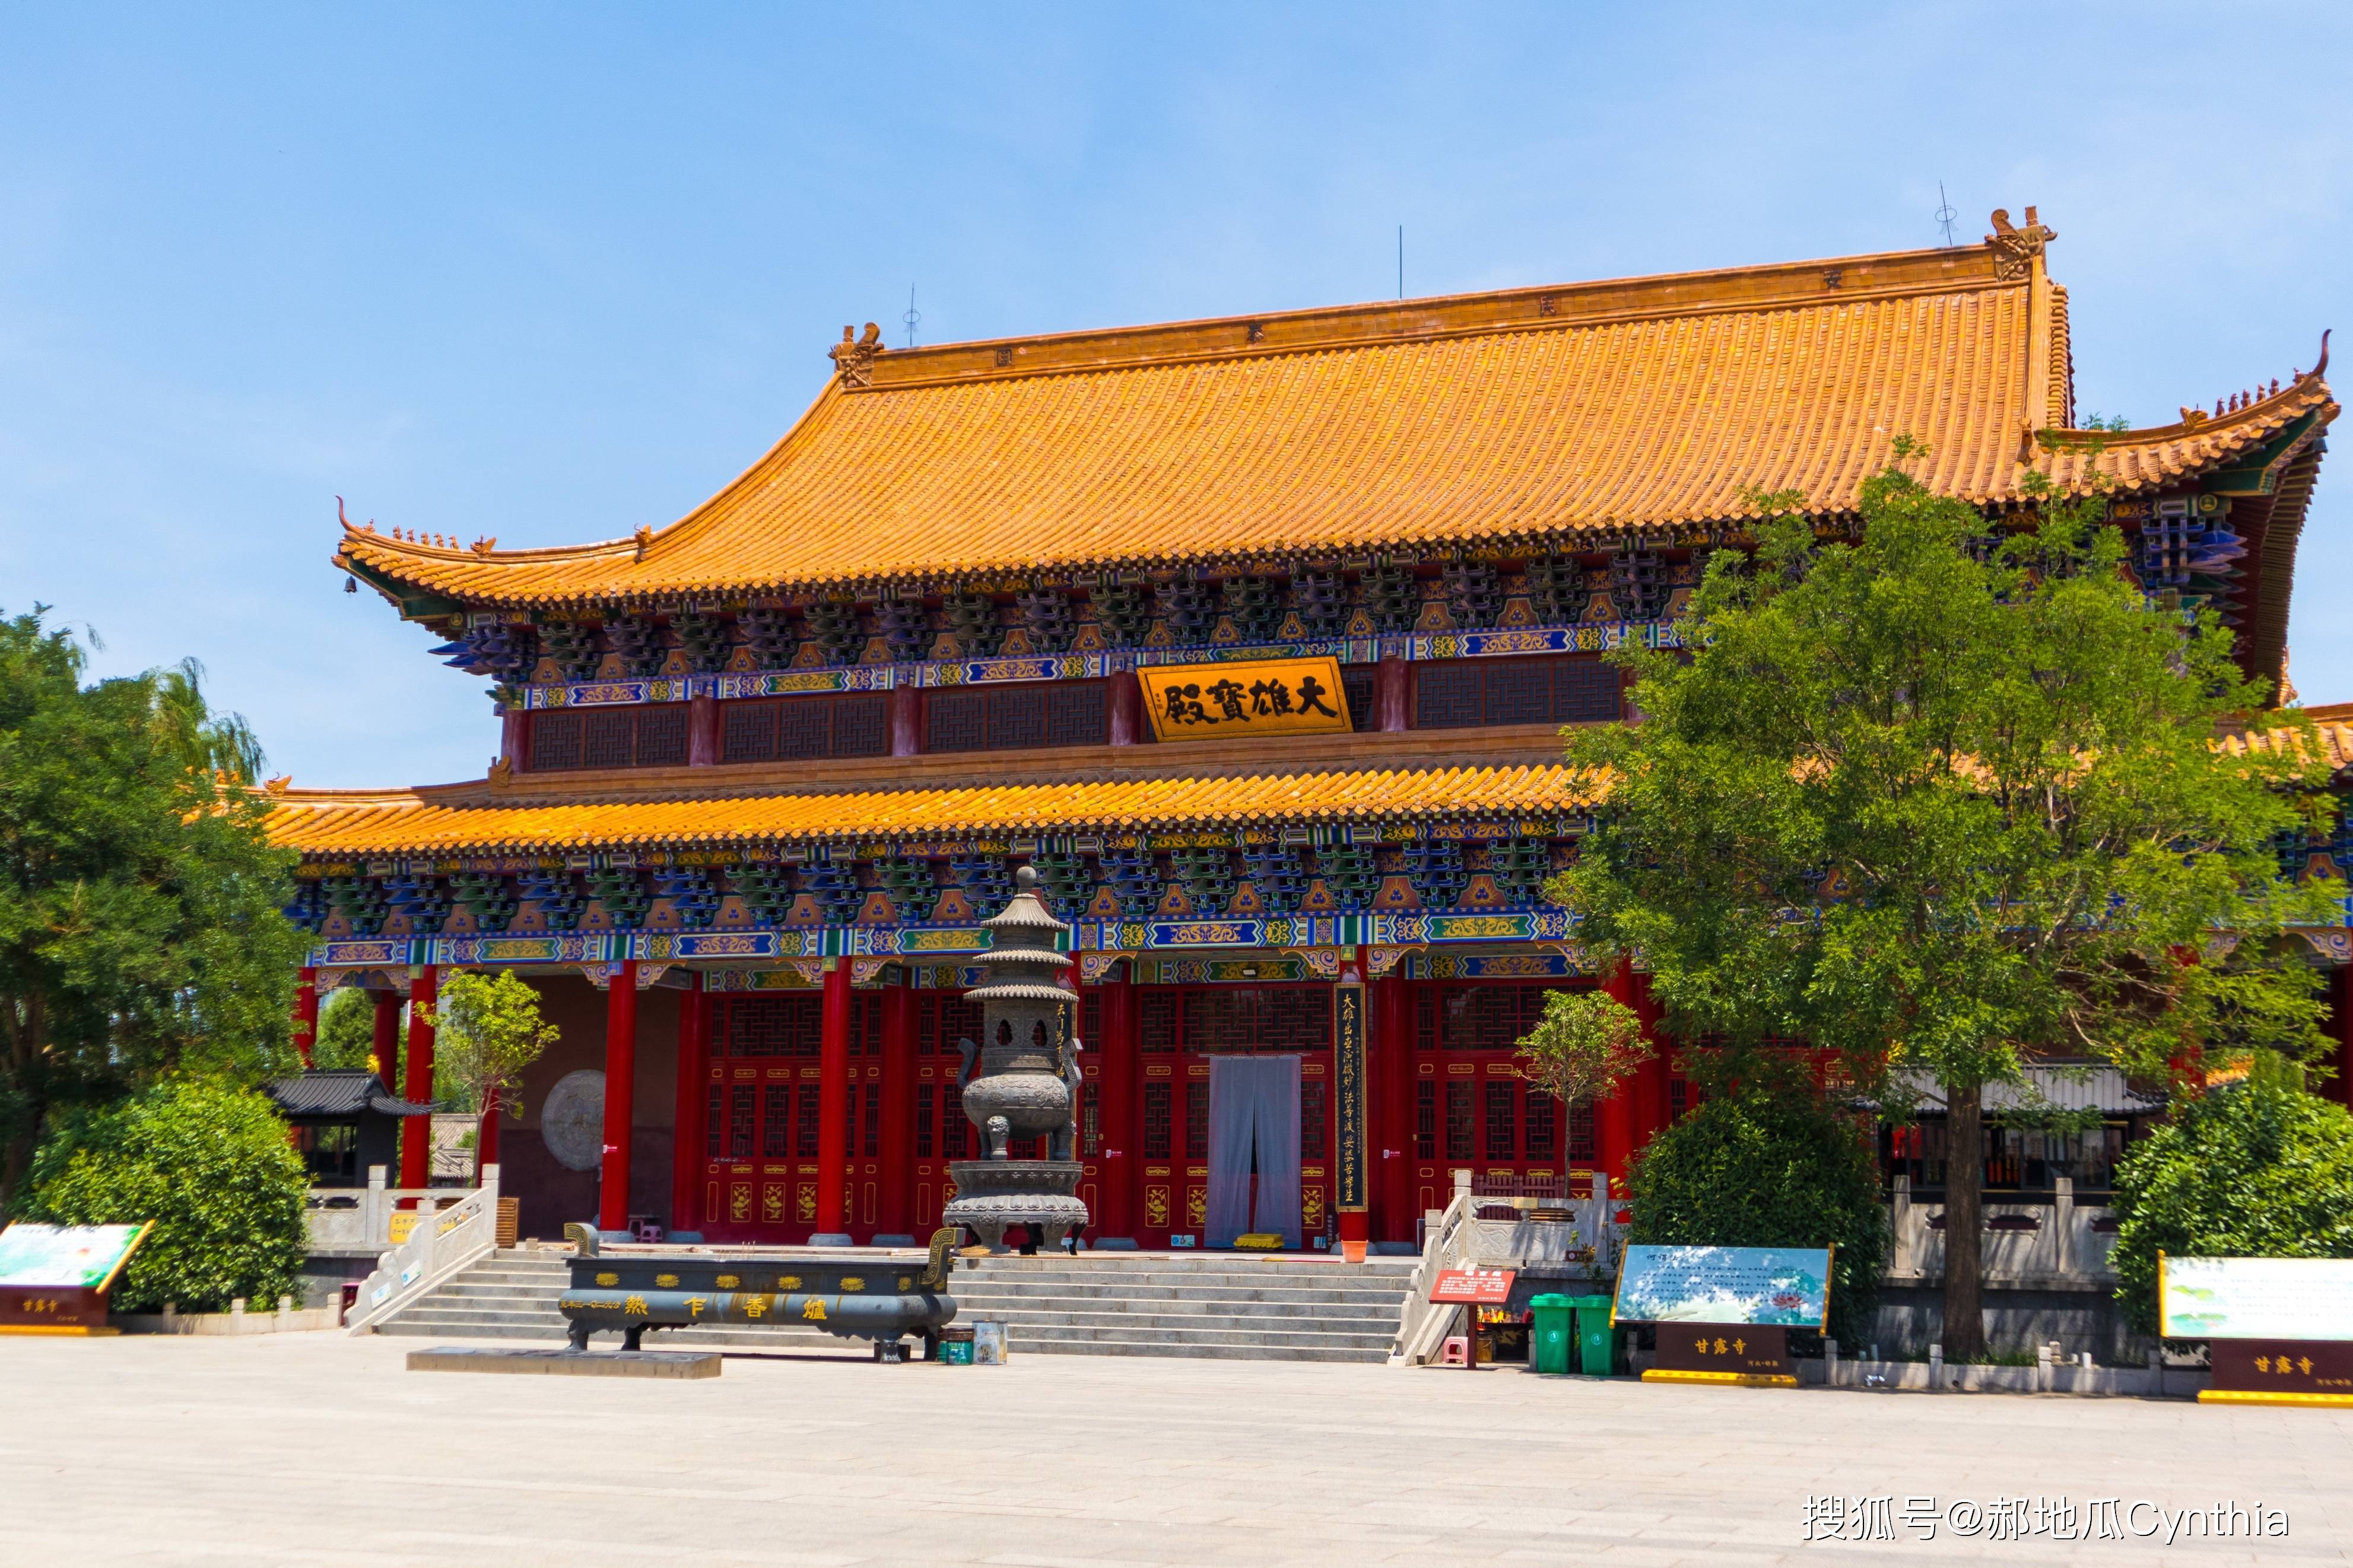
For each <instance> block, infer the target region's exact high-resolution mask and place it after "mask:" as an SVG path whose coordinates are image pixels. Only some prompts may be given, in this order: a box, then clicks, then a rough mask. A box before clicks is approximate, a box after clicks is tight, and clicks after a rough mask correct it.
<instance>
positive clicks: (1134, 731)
mask: <svg viewBox="0 0 2353 1568" xmlns="http://www.w3.org/2000/svg"><path fill="white" fill-rule="evenodd" d="M1109 685H1110V688H1111V743H1112V744H1113V745H1114V746H1134V745H1140V744H1142V743H1143V737H1144V733H1145V724H1146V721H1145V716H1144V688H1143V686H1142V684H1141V683H1139V682H1138V681H1137V680H1136V679H1135V672H1134V670H1127V669H1123V670H1120V671H1117V672H1116V673H1114V674H1113V676H1112V678H1111V680H1110V682H1109Z"/></svg>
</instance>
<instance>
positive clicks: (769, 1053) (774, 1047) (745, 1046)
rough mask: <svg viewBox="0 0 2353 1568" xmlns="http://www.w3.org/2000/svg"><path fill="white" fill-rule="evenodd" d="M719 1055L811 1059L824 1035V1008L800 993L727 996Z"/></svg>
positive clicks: (819, 1000)
mask: <svg viewBox="0 0 2353 1568" xmlns="http://www.w3.org/2000/svg"><path fill="white" fill-rule="evenodd" d="M726 1016H727V1027H726V1033H725V1036H724V1037H723V1040H722V1041H721V1044H722V1046H723V1049H722V1050H721V1051H720V1053H719V1054H720V1055H722V1056H729V1057H808V1058H814V1057H815V1056H816V1055H817V1054H818V1048H819V1046H820V1044H821V1042H822V1041H823V1039H824V1036H825V1008H824V1004H823V1002H822V1000H821V999H820V998H819V997H818V996H817V995H816V994H808V995H802V996H731V997H729V998H728V999H727V1014H726Z"/></svg>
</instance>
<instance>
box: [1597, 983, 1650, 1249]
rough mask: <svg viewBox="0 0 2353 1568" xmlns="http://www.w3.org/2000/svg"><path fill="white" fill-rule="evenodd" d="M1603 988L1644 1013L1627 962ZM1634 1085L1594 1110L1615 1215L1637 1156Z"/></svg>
mask: <svg viewBox="0 0 2353 1568" xmlns="http://www.w3.org/2000/svg"><path fill="white" fill-rule="evenodd" d="M1601 989H1602V990H1603V992H1605V993H1606V994H1609V995H1610V996H1612V997H1615V998H1616V999H1617V1000H1618V1001H1620V1002H1623V1003H1624V1004H1625V1005H1627V1006H1629V1007H1635V1008H1636V1009H1637V1011H1639V1010H1640V1008H1639V1006H1638V1005H1637V1004H1636V1002H1635V1000H1634V967H1633V965H1632V964H1630V963H1627V962H1626V961H1624V960H1623V959H1621V960H1620V961H1619V963H1618V967H1617V968H1615V969H1613V970H1611V971H1610V972H1609V979H1607V980H1605V981H1603V982H1602V983H1601ZM1634 1087H1635V1086H1634V1085H1632V1084H1625V1085H1621V1086H1620V1089H1619V1090H1618V1092H1617V1093H1615V1094H1613V1095H1610V1096H1609V1098H1608V1099H1606V1100H1602V1101H1601V1102H1600V1103H1599V1104H1598V1105H1596V1106H1595V1107H1594V1108H1593V1131H1594V1141H1595V1142H1597V1143H1599V1145H1600V1147H1599V1150H1598V1151H1597V1152H1599V1154H1600V1156H1601V1169H1602V1172H1603V1173H1604V1174H1606V1175H1607V1176H1609V1200H1610V1203H1611V1205H1612V1208H1611V1211H1610V1212H1611V1213H1613V1214H1614V1213H1616V1212H1617V1210H1616V1207H1615V1205H1619V1204H1622V1203H1624V1202H1625V1201H1626V1167H1627V1163H1628V1162H1629V1161H1630V1160H1631V1159H1632V1157H1633V1153H1634Z"/></svg>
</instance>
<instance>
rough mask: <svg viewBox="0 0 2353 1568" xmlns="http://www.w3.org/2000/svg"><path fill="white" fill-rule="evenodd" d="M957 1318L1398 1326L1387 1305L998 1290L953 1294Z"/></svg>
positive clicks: (1390, 1328) (1391, 1328)
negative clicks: (1339, 1306) (1050, 1316)
mask: <svg viewBox="0 0 2353 1568" xmlns="http://www.w3.org/2000/svg"><path fill="white" fill-rule="evenodd" d="M955 1303H956V1316H957V1317H959V1318H1002V1317H1008V1316H1014V1317H1018V1316H1023V1315H1027V1314H1032V1313H1039V1312H1052V1313H1056V1314H1060V1315H1066V1316H1071V1317H1080V1318H1091V1317H1119V1318H1126V1319H1129V1320H1131V1321H1161V1320H1163V1319H1166V1320H1167V1321H1172V1322H1196V1323H1198V1322H1201V1321H1209V1320H1214V1321H1219V1322H1232V1323H1267V1324H1271V1325H1275V1326H1280V1327H1287V1328H1296V1327H1300V1326H1302V1325H1304V1324H1314V1323H1331V1324H1342V1325H1345V1326H1346V1327H1347V1328H1348V1330H1349V1331H1351V1332H1356V1331H1360V1330H1361V1329H1362V1328H1363V1326H1364V1325H1366V1324H1368V1323H1372V1324H1382V1325H1386V1326H1387V1329H1388V1331H1390V1332H1395V1331H1396V1329H1397V1326H1398V1312H1397V1311H1396V1310H1395V1309H1393V1308H1392V1309H1390V1310H1386V1311H1383V1310H1354V1311H1335V1310H1330V1309H1328V1308H1319V1307H1316V1306H1314V1305H1312V1304H1302V1305H1299V1306H1286V1305H1285V1304H1284V1303H1282V1302H1280V1301H1251V1302H1248V1303H1245V1304H1244V1306H1243V1307H1242V1308H1241V1309H1236V1308H1234V1307H1232V1306H1230V1305H1229V1306H1217V1307H1212V1306H1210V1305H1208V1304H1207V1303H1205V1302H1198V1301H1124V1300H1118V1299H1117V1298H1113V1299H1111V1300H1103V1299H1102V1298H1099V1297H1092V1296H1082V1297H1073V1296H1000V1297H997V1298H995V1299H993V1300H990V1299H982V1298H977V1297H973V1296H958V1297H957V1298H955Z"/></svg>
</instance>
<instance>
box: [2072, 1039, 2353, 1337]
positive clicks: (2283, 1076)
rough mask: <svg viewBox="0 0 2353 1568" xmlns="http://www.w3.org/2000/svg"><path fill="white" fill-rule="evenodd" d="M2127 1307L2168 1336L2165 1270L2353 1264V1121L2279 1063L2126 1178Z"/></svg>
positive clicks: (2172, 1124) (2204, 1108) (2183, 1124)
mask: <svg viewBox="0 0 2353 1568" xmlns="http://www.w3.org/2000/svg"><path fill="white" fill-rule="evenodd" d="M2116 1220H2117V1226H2116V1250H2115V1251H2114V1252H2113V1253H2112V1254H2110V1258H2111V1260H2112V1261H2113V1263H2114V1265H2115V1267H2116V1276H2117V1278H2118V1279H2119V1280H2121V1281H2122V1283H2120V1284H2119V1285H2118V1286H2117V1288H2116V1300H2118V1301H2119V1302H2121V1303H2122V1304H2123V1306H2124V1309H2125V1314H2126V1318H2127V1319H2128V1320H2129V1321H2131V1323H2132V1325H2133V1326H2134V1327H2135V1328H2137V1329H2138V1330H2140V1331H2142V1332H2143V1333H2148V1334H2154V1333H2155V1332H2157V1329H2158V1321H2157V1258H2158V1253H2160V1252H2162V1253H2168V1254H2171V1255H2172V1256H2175V1257H2220V1258H2353V1114H2348V1113H2347V1111H2346V1110H2345V1108H2344V1107H2343V1106H2341V1105H2336V1104H2333V1103H2331V1102H2330V1101H2328V1100H2323V1099H2321V1098H2320V1097H2319V1096H2317V1095H2315V1094H2309V1093H2306V1090H2305V1088H2304V1084H2303V1074H2302V1073H2301V1072H2300V1071H2298V1070H2297V1069H2296V1068H2295V1067H2294V1066H2293V1065H2291V1064H2286V1063H2283V1062H2281V1061H2279V1060H2278V1059H2277V1058H2273V1057H2271V1056H2269V1055H2268V1054H2258V1055H2256V1056H2254V1057H2253V1058H2252V1059H2251V1062H2250V1070H2249V1072H2248V1075H2247V1077H2246V1079H2245V1080H2244V1081H2242V1082H2239V1083H2230V1084H2223V1085H2221V1086H2219V1087H2217V1088H2214V1089H2209V1090H2208V1091H2207V1092H2205V1093H2204V1094H2200V1095H2198V1096H2195V1097H2192V1098H2189V1099H2185V1100H2183V1101H2182V1102H2181V1103H2179V1105H2177V1106H2176V1107H2175V1109H2174V1115H2173V1119H2172V1120H2171V1121H2168V1122H2167V1123H2166V1124H2164V1125H2163V1126H2160V1127H2158V1129H2157V1131H2155V1132H2153V1133H2152V1134H2150V1135H2149V1136H2148V1137H2147V1138H2145V1139H2143V1140H2141V1142H2138V1143H2137V1144H2135V1145H2134V1146H2133V1148H2132V1149H2131V1150H2130V1151H2129V1152H2127V1153H2126V1156H2125V1158H2124V1161H2123V1163H2120V1164H2119V1165H2118V1166H2117V1167H2116Z"/></svg>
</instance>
